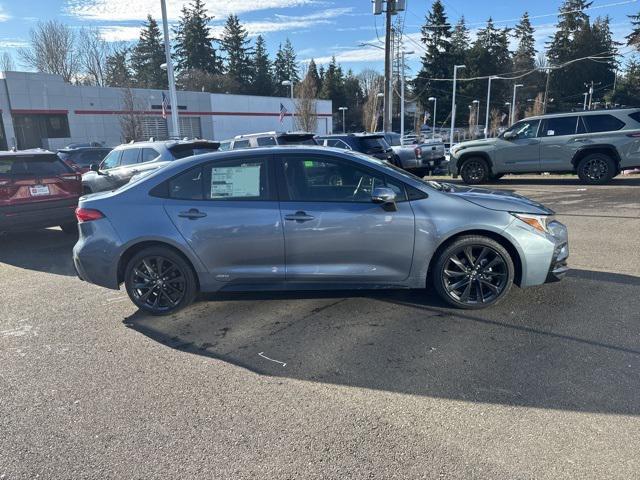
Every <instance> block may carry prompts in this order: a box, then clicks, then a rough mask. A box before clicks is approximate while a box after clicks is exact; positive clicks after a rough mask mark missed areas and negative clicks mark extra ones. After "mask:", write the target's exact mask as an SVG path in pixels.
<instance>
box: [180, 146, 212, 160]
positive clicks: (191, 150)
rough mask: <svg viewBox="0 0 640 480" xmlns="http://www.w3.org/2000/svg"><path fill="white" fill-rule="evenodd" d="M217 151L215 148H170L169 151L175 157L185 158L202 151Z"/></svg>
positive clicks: (199, 153)
mask: <svg viewBox="0 0 640 480" xmlns="http://www.w3.org/2000/svg"><path fill="white" fill-rule="evenodd" d="M215 151H217V149H215V148H198V147H196V148H193V147H191V148H175V147H174V148H172V149H171V153H173V156H174V157H175V158H176V160H177V159H179V158H187V157H191V156H192V155H202V154H203V153H211V152H215Z"/></svg>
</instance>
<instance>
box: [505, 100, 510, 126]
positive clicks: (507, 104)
mask: <svg viewBox="0 0 640 480" xmlns="http://www.w3.org/2000/svg"><path fill="white" fill-rule="evenodd" d="M504 106H505V107H507V112H509V113H508V119H507V124H508V125H511V102H504Z"/></svg>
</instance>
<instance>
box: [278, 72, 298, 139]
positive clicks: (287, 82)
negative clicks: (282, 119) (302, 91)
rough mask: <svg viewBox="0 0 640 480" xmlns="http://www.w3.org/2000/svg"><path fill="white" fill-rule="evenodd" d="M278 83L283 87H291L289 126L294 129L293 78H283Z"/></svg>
mask: <svg viewBox="0 0 640 480" xmlns="http://www.w3.org/2000/svg"><path fill="white" fill-rule="evenodd" d="M280 85H282V86H283V87H291V128H292V129H293V130H295V129H296V127H295V122H296V120H295V116H296V108H295V105H294V103H293V80H283V81H282V83H281V84H280Z"/></svg>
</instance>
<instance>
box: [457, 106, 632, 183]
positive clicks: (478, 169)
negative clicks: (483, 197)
mask: <svg viewBox="0 0 640 480" xmlns="http://www.w3.org/2000/svg"><path fill="white" fill-rule="evenodd" d="M636 167H640V108H633V109H620V110H596V111H584V112H574V113H562V114H553V115H544V116H540V117H531V118H527V119H525V120H521V121H520V122H517V123H515V124H514V125H513V126H512V127H511V128H509V129H508V130H506V131H505V132H503V133H502V134H501V135H500V136H499V137H498V138H487V139H483V140H473V141H470V142H462V143H459V144H458V145H455V146H454V147H453V148H452V149H451V163H450V169H451V172H452V173H453V174H454V176H457V175H460V176H461V177H462V180H463V181H464V182H465V183H468V184H479V183H483V182H486V181H492V180H497V179H499V178H500V177H502V176H503V175H504V174H507V173H540V172H553V173H575V174H577V175H578V177H580V180H582V182H584V183H587V184H591V185H599V184H603V183H606V182H608V181H609V180H611V179H612V178H613V177H615V176H616V175H617V174H618V173H619V172H620V171H621V170H626V169H632V168H636Z"/></svg>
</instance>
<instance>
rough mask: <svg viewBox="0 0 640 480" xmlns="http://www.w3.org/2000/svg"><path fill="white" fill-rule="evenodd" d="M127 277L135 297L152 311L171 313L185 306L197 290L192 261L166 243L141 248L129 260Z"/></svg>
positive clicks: (130, 295) (132, 297) (128, 289)
mask: <svg viewBox="0 0 640 480" xmlns="http://www.w3.org/2000/svg"><path fill="white" fill-rule="evenodd" d="M124 278H125V287H126V289H127V294H128V295H129V298H130V299H131V301H132V302H133V303H135V304H136V306H137V307H138V308H140V309H141V310H144V311H145V312H148V313H151V314H152V315H167V314H170V313H173V312H175V311H177V310H179V309H181V308H184V307H186V306H187V305H189V304H190V303H192V302H193V300H194V299H195V296H196V293H197V283H196V277H195V273H194V271H193V268H192V267H191V265H189V263H188V262H187V261H185V260H184V258H182V256H181V255H179V254H178V253H176V252H174V251H173V250H171V249H169V248H166V247H150V248H146V249H144V250H142V251H140V252H138V253H137V254H136V255H134V256H133V258H132V259H131V260H129V262H128V263H127V267H126V269H125V277H124Z"/></svg>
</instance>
